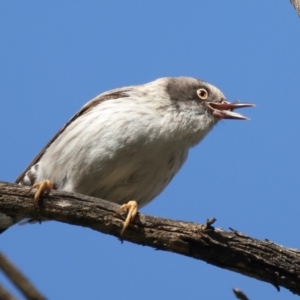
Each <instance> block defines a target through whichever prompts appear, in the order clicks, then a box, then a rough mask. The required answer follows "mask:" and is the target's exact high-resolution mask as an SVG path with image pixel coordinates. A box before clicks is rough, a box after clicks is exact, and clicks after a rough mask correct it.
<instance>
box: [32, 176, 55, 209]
mask: <svg viewBox="0 0 300 300" xmlns="http://www.w3.org/2000/svg"><path fill="white" fill-rule="evenodd" d="M32 189H37V191H36V192H35V194H34V198H33V204H34V205H37V204H38V203H39V199H40V197H41V196H42V195H43V194H44V193H45V192H46V191H49V190H52V189H54V184H53V183H52V182H51V181H50V180H48V179H46V180H44V181H42V182H36V183H35V184H34V185H33V186H32V187H31V189H30V190H32Z"/></svg>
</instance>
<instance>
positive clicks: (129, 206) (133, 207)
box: [119, 200, 138, 236]
mask: <svg viewBox="0 0 300 300" xmlns="http://www.w3.org/2000/svg"><path fill="white" fill-rule="evenodd" d="M119 210H128V214H127V217H126V220H125V221H124V223H123V228H122V230H121V236H122V234H123V233H124V231H125V229H126V228H127V227H128V226H129V225H130V223H131V221H132V220H133V219H134V217H135V216H136V214H137V211H138V204H137V202H136V201H134V200H132V201H129V202H128V203H126V204H123V205H122V206H121V207H120V208H119Z"/></svg>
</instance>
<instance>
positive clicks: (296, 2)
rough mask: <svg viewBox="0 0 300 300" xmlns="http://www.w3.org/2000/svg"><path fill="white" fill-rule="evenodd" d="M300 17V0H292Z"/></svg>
mask: <svg viewBox="0 0 300 300" xmlns="http://www.w3.org/2000/svg"><path fill="white" fill-rule="evenodd" d="M290 1H291V3H292V4H293V6H294V8H295V9H296V11H297V13H298V16H299V17H300V0H290Z"/></svg>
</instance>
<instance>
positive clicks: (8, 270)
mask: <svg viewBox="0 0 300 300" xmlns="http://www.w3.org/2000/svg"><path fill="white" fill-rule="evenodd" d="M0 269H1V270H2V271H3V272H4V273H5V274H6V276H7V277H8V278H9V279H10V280H11V281H12V282H13V283H14V284H15V285H16V287H17V288H18V289H19V290H20V291H21V293H22V294H23V295H24V296H25V297H26V299H30V300H44V299H46V298H45V297H44V296H43V295H42V294H41V293H40V292H38V291H37V289H36V288H35V287H34V286H33V285H32V284H31V283H30V282H29V280H28V279H27V278H26V277H25V276H24V275H23V274H22V273H21V272H20V271H19V270H18V269H17V268H16V267H15V266H14V265H13V264H12V263H11V262H10V261H9V260H8V259H7V258H6V257H5V256H4V255H3V254H2V253H1V252H0ZM0 299H6V298H0ZM12 299H14V298H12Z"/></svg>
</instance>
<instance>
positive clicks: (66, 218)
mask: <svg viewBox="0 0 300 300" xmlns="http://www.w3.org/2000/svg"><path fill="white" fill-rule="evenodd" d="M118 208H119V206H118V205H116V204H114V203H111V202H107V201H104V200H101V199H97V198H91V197H87V196H83V195H80V194H73V193H66V192H63V191H51V193H50V194H49V195H46V196H44V197H43V199H42V201H41V203H40V205H39V206H38V207H34V206H33V204H32V192H30V191H29V189H28V188H26V187H20V186H17V185H15V184H10V183H4V182H0V211H1V212H4V213H7V214H10V215H21V216H24V217H32V218H36V219H42V218H47V219H50V220H55V221H59V222H63V223H68V224H72V225H80V226H84V227H88V228H91V229H93V230H96V231H99V232H102V233H106V234H110V235H113V236H115V237H118V238H120V231H121V228H122V222H123V221H124V218H125V216H126V214H124V213H119V212H118V211H117V210H118ZM210 223H211V222H207V223H206V224H205V225H201V224H196V223H191V222H181V221H174V220H168V219H162V218H156V217H152V216H146V215H143V214H140V213H139V214H138V215H137V217H136V218H135V220H134V221H133V223H132V224H131V225H130V226H129V228H128V229H126V231H125V233H124V235H123V236H122V240H125V241H129V242H132V243H135V244H139V245H143V246H149V247H152V248H155V249H158V250H164V251H170V252H175V253H178V254H181V255H186V256H189V257H193V258H196V259H201V260H203V261H205V262H207V263H209V264H212V265H215V266H218V267H220V268H224V269H228V270H231V271H235V272H238V273H241V274H243V275H246V276H249V277H253V278H256V279H258V280H262V281H265V282H269V283H271V284H273V285H274V286H275V287H276V288H277V289H278V290H279V287H280V286H282V287H285V288H287V289H288V290H290V291H291V292H293V293H295V294H298V295H300V252H299V251H298V250H297V249H290V248H284V247H283V246H280V245H277V244H275V243H273V242H271V241H268V240H264V241H260V240H257V239H253V238H251V237H249V236H247V235H245V234H242V233H240V232H238V231H236V230H233V229H232V230H231V231H229V232H228V231H224V230H222V229H218V228H213V227H212V226H211V225H210Z"/></svg>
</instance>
